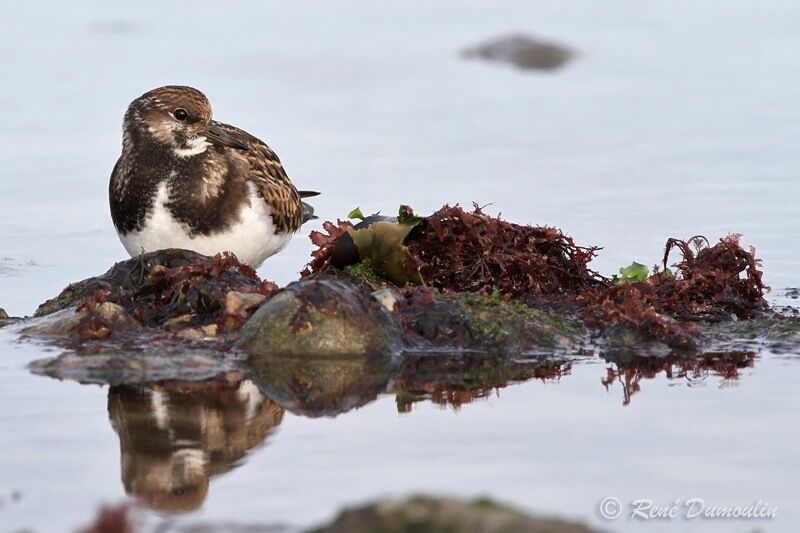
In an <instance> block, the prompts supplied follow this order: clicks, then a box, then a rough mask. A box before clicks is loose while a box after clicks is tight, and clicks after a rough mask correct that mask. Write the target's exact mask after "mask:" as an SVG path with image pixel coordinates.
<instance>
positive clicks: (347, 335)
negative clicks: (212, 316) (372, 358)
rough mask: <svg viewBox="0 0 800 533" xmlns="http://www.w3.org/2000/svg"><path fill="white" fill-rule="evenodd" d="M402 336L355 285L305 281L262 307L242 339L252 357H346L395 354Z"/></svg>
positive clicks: (338, 281) (380, 308)
mask: <svg viewBox="0 0 800 533" xmlns="http://www.w3.org/2000/svg"><path fill="white" fill-rule="evenodd" d="M402 338H403V334H402V331H401V329H400V327H399V325H398V324H397V321H396V320H395V318H394V317H393V315H392V314H391V313H390V312H389V311H388V310H387V309H385V308H384V307H383V305H381V303H380V302H378V301H377V300H376V299H375V298H373V297H372V296H371V295H370V293H369V292H367V291H365V290H363V289H361V288H359V287H358V286H356V285H355V284H354V283H353V282H351V281H348V280H344V279H306V280H303V281H299V282H295V283H291V284H290V285H288V286H287V287H286V288H285V289H284V290H283V291H281V292H280V293H278V294H276V295H275V296H273V297H272V298H271V299H270V300H269V301H267V302H266V303H265V304H264V305H262V306H261V307H260V308H259V309H258V311H256V313H255V314H254V315H253V316H252V317H250V319H249V320H248V321H247V323H246V324H245V325H244V326H243V327H242V330H241V337H240V340H241V346H242V347H243V348H244V349H245V350H246V351H247V352H248V353H250V354H257V355H284V356H311V357H317V358H325V357H345V358H347V357H363V356H365V355H368V354H376V353H378V354H384V353H392V352H397V351H398V350H399V349H400V348H401V346H402V344H403V342H402Z"/></svg>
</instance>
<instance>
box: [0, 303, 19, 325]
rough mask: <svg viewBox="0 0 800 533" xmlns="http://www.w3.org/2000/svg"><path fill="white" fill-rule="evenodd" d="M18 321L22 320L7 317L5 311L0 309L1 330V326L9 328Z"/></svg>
mask: <svg viewBox="0 0 800 533" xmlns="http://www.w3.org/2000/svg"><path fill="white" fill-rule="evenodd" d="M20 320H22V318H20V317H15V316H14V317H12V316H8V313H6V310H5V309H3V308H2V307H0V328H2V327H3V326H10V325H11V324H16V323H17V322H19V321H20Z"/></svg>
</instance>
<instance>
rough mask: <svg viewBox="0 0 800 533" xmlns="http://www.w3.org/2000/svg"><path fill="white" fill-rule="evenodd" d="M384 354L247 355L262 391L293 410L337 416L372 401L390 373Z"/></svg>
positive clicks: (389, 359) (383, 388)
mask: <svg viewBox="0 0 800 533" xmlns="http://www.w3.org/2000/svg"><path fill="white" fill-rule="evenodd" d="M392 365H393V361H392V359H391V358H390V357H387V356H386V355H381V354H376V355H365V356H362V357H355V356H354V357H349V358H337V359H328V358H314V357H310V356H299V357H286V356H269V355H263V356H262V355H257V356H253V357H251V358H250V367H251V369H252V373H253V374H254V380H255V382H256V383H257V384H258V387H259V389H261V390H262V391H263V392H264V394H266V395H267V396H269V397H270V398H271V399H273V400H275V401H276V402H278V403H279V404H280V405H281V406H282V407H284V408H286V409H288V410H289V411H292V412H293V413H297V414H302V415H304V416H310V417H317V416H336V415H338V414H339V413H344V412H346V411H349V410H350V409H353V408H355V407H360V406H362V405H365V404H367V403H369V402H371V401H372V400H374V399H375V398H376V397H377V396H378V394H380V393H381V392H384V391H385V390H386V384H387V383H388V381H389V379H390V377H391V376H392V374H393V368H392Z"/></svg>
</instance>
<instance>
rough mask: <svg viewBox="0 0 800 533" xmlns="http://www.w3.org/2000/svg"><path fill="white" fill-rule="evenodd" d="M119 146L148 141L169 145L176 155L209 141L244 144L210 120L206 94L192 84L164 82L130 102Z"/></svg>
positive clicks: (197, 149)
mask: <svg viewBox="0 0 800 533" xmlns="http://www.w3.org/2000/svg"><path fill="white" fill-rule="evenodd" d="M123 132H124V137H123V149H124V148H125V147H128V148H131V146H126V145H131V144H133V143H138V142H151V143H156V144H159V145H162V146H165V147H168V148H171V149H172V151H173V152H174V154H175V155H176V156H178V157H192V156H195V155H198V154H201V153H203V152H205V151H206V149H208V147H209V146H210V145H211V144H216V145H219V146H226V147H231V148H237V149H242V148H245V147H244V146H243V145H242V144H241V142H240V141H237V140H236V139H234V138H233V137H231V136H230V135H228V134H227V133H226V132H225V131H224V130H223V129H220V128H219V127H218V126H217V125H216V123H215V122H214V121H213V120H211V104H210V103H209V101H208V98H206V96H205V95H204V94H203V93H201V92H200V91H198V90H197V89H195V88H193V87H187V86H182V85H167V86H164V87H159V88H157V89H153V90H152V91H148V92H146V93H144V94H143V95H142V96H140V97H139V98H137V99H136V100H134V101H133V102H131V104H130V106H128V111H127V112H126V113H125V121H124V124H123Z"/></svg>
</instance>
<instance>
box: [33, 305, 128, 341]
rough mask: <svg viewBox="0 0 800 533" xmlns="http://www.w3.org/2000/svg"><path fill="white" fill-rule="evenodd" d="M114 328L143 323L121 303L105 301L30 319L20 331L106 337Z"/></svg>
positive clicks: (57, 335) (125, 327)
mask: <svg viewBox="0 0 800 533" xmlns="http://www.w3.org/2000/svg"><path fill="white" fill-rule="evenodd" d="M111 328H115V329H128V330H137V329H140V326H139V324H138V323H137V322H136V321H134V320H133V319H132V318H130V317H129V316H127V315H126V314H125V312H124V310H123V309H122V307H120V306H119V305H117V304H115V303H112V302H103V303H101V304H98V305H97V306H95V307H94V308H93V309H87V308H86V307H82V308H78V307H67V308H65V309H61V310H59V311H56V312H54V313H50V314H48V315H45V316H41V317H34V318H32V319H31V320H29V321H27V322H26V323H25V325H24V327H23V328H22V329H20V332H21V333H22V334H23V335H29V336H32V337H76V338H77V337H78V336H81V334H82V333H83V334H85V335H87V337H86V338H94V339H102V338H106V337H108V335H109V334H110V333H111Z"/></svg>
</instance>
